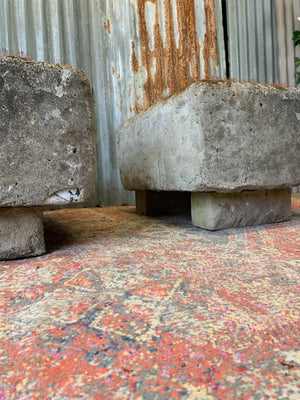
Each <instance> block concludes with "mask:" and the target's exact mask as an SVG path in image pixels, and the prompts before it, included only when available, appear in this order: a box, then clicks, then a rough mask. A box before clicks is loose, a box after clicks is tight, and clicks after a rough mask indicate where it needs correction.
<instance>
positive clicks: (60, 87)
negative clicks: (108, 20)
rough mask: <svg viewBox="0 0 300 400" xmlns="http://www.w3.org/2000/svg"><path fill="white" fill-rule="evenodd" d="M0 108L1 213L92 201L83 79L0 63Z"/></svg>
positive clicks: (21, 63) (88, 97) (34, 65)
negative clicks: (6, 209)
mask: <svg viewBox="0 0 300 400" xmlns="http://www.w3.org/2000/svg"><path fill="white" fill-rule="evenodd" d="M0 105H1V107H0V207H1V206H2V207H3V206H5V207H7V206H35V205H44V204H64V203H69V202H84V201H87V200H88V199H90V198H91V196H92V195H93V192H94V185H95V132H94V115H93V96H92V91H91V88H90V85H89V82H88V79H87V77H86V76H85V74H84V73H83V72H82V71H80V70H78V69H75V68H72V67H69V66H64V67H62V66H60V65H50V64H45V63H41V62H36V61H32V60H30V59H22V58H12V57H1V58H0Z"/></svg>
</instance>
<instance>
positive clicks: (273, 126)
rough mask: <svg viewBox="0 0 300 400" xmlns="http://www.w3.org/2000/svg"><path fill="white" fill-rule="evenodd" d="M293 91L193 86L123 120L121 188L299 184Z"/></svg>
mask: <svg viewBox="0 0 300 400" xmlns="http://www.w3.org/2000/svg"><path fill="white" fill-rule="evenodd" d="M299 124H300V89H297V88H276V87H274V86H270V85H261V84H251V83H233V82H224V81H215V82H197V83H194V84H192V85H191V86H189V87H188V88H187V89H185V90H183V91H181V92H179V93H178V94H176V95H173V96H171V97H170V98H168V99H166V100H164V101H162V102H159V103H157V104H156V105H154V106H152V107H150V108H149V109H148V110H146V111H144V112H142V113H140V114H138V115H136V116H135V117H133V118H131V119H129V120H128V121H126V122H125V123H123V124H122V125H121V126H120V128H119V130H118V151H119V166H120V175H121V179H122V182H123V185H124V187H125V188H126V189H129V190H162V191H189V192H209V191H216V192H239V191H242V190H254V189H256V190H260V189H274V188H286V187H291V186H296V185H298V184H300V158H299V154H300V135H299Z"/></svg>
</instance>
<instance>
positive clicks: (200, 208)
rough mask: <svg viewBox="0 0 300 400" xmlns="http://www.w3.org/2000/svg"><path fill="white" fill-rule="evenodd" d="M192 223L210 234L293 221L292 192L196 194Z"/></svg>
mask: <svg viewBox="0 0 300 400" xmlns="http://www.w3.org/2000/svg"><path fill="white" fill-rule="evenodd" d="M191 210H192V222H193V224H194V225H195V226H198V227H200V228H204V229H209V230H218V229H228V228H241V227H244V226H250V225H263V224H271V223H275V222H283V221H288V220H290V219H291V190H290V189H283V190H259V191H256V190H253V191H244V192H240V193H214V192H213V193H200V192H197V193H192V195H191Z"/></svg>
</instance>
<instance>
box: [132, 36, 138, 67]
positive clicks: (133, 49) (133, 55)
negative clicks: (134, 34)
mask: <svg viewBox="0 0 300 400" xmlns="http://www.w3.org/2000/svg"><path fill="white" fill-rule="evenodd" d="M131 69H132V72H133V73H134V74H137V73H138V71H139V62H138V59H137V56H136V52H135V43H134V42H133V41H132V42H131Z"/></svg>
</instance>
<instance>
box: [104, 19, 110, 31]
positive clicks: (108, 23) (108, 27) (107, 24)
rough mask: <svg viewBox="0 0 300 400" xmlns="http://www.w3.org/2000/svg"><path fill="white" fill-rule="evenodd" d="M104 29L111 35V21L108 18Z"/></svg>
mask: <svg viewBox="0 0 300 400" xmlns="http://www.w3.org/2000/svg"><path fill="white" fill-rule="evenodd" d="M104 28H105V29H106V30H107V32H108V33H111V29H110V20H109V19H108V18H107V21H106V22H104Z"/></svg>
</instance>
